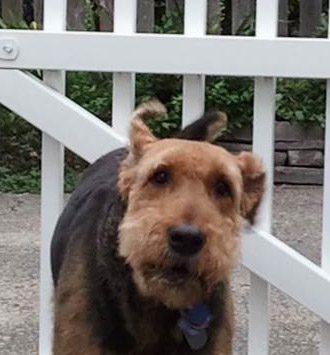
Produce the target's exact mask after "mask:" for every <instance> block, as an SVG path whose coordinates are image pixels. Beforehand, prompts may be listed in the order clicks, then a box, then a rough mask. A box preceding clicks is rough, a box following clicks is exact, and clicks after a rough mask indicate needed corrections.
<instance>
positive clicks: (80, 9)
mask: <svg viewBox="0 0 330 355" xmlns="http://www.w3.org/2000/svg"><path fill="white" fill-rule="evenodd" d="M67 29H68V30H73V31H83V30H85V1H84V0H68V6H67Z"/></svg>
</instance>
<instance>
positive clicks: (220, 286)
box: [52, 102, 265, 355]
mask: <svg viewBox="0 0 330 355" xmlns="http://www.w3.org/2000/svg"><path fill="white" fill-rule="evenodd" d="M163 111H164V110H163V107H162V106H161V105H160V104H159V103H155V102H151V103H149V104H145V105H143V106H142V107H140V108H139V109H138V110H137V111H135V113H134V117H133V120H132V127H131V137H130V147H129V149H128V150H126V149H119V150H116V151H113V152H111V153H109V154H107V155H106V156H104V157H103V158H101V159H99V160H98V161H97V162H96V163H94V164H93V165H92V166H91V167H90V168H89V169H88V170H87V172H86V174H85V175H84V177H83V179H82V181H81V183H80V185H79V186H78V188H77V189H76V191H75V192H74V193H73V195H72V196H71V198H70V201H69V203H68V205H67V206H66V208H65V210H64V212H63V214H62V216H61V217H60V219H59V222H58V224H57V227H56V231H55V234H54V238H53V242H52V271H53V277H54V283H55V331H54V353H55V355H115V354H130V355H142V354H143V355H156V354H157V355H179V354H180V355H188V354H200V355H201V354H214V355H215V354H217V355H220V354H226V355H228V354H231V353H232V334H233V329H232V322H233V320H232V318H233V310H232V300H231V295H230V274H231V271H232V268H233V266H234V265H235V263H236V261H237V258H238V256H239V249H240V248H239V246H240V235H239V234H240V228H241V223H242V217H243V218H246V219H249V220H250V221H253V218H254V216H255V213H256V209H257V207H258V205H259V203H260V200H261V197H262V194H263V189H264V176H265V174H264V170H263V168H262V166H261V164H260V162H259V160H258V159H256V158H255V157H254V156H253V155H252V154H251V153H242V154H240V155H238V156H234V155H232V154H230V153H229V152H227V151H226V150H224V149H222V148H220V147H218V146H214V145H212V144H210V143H207V142H203V140H205V139H208V138H209V139H211V138H210V137H213V136H214V131H215V130H216V129H218V128H219V127H221V126H222V125H223V123H224V121H225V116H224V115H223V114H213V115H207V116H204V117H203V118H202V119H201V120H199V121H197V122H196V123H195V124H193V125H191V126H189V127H187V129H186V130H184V131H182V132H179V133H178V134H177V138H171V139H163V140H158V139H156V138H155V137H154V136H153V135H152V134H151V132H150V131H149V129H148V128H147V126H146V125H145V124H144V122H143V121H145V120H146V119H147V118H148V117H149V116H150V115H153V114H157V113H159V112H163ZM188 139H190V140H188ZM194 139H195V140H196V141H193V140H194ZM178 226H185V228H186V227H187V226H188V228H190V229H189V230H194V231H197V233H198V236H199V237H198V238H200V239H198V240H202V241H203V245H201V246H200V249H199V250H197V251H196V252H193V253H188V254H189V255H186V253H185V250H183V251H182V254H181V252H180V253H177V252H176V250H173V248H171V243H169V239H170V238H171V232H170V231H171V230H173V228H176V227H178ZM201 238H202V239H201ZM180 243H181V240H180ZM183 243H185V241H184V242H183ZM200 303H206V304H208V305H209V307H210V308H211V312H212V316H213V319H212V322H211V324H210V326H209V328H208V330H207V332H208V342H207V344H206V345H205V346H204V347H203V348H202V349H200V350H196V351H194V350H192V349H191V348H190V347H189V345H188V343H187V342H186V340H185V339H184V337H183V335H182V333H181V331H180V329H179V327H178V320H179V318H180V312H181V311H182V310H185V309H188V308H190V307H194V306H195V305H196V304H200Z"/></svg>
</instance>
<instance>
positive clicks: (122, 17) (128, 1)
mask: <svg viewBox="0 0 330 355" xmlns="http://www.w3.org/2000/svg"><path fill="white" fill-rule="evenodd" d="M136 14H137V0H115V2H114V33H116V34H120V35H131V34H133V33H135V32H136V22H137V20H136ZM125 56H133V57H134V53H132V49H131V50H129V51H127V52H126V53H125ZM112 97H113V99H112V126H113V127H114V128H115V129H116V131H117V132H118V133H120V134H122V135H126V134H127V132H128V129H129V118H130V117H131V114H132V112H133V110H134V105H135V74H134V73H125V72H123V71H121V70H120V72H115V73H113V93H112Z"/></svg>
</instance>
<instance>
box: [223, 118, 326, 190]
mask: <svg viewBox="0 0 330 355" xmlns="http://www.w3.org/2000/svg"><path fill="white" fill-rule="evenodd" d="M220 144H221V145H222V146H224V147H225V148H227V149H228V150H229V151H232V152H234V153H236V152H240V151H242V150H246V151H250V150H251V149H252V128H251V127H245V128H244V129H241V130H239V131H237V132H234V133H233V134H230V135H226V136H224V137H222V138H221V143H220ZM323 157H324V130H323V129H321V128H318V127H315V128H303V127H301V126H300V125H297V124H290V123H289V122H283V121H278V122H276V124H275V183H277V184H301V185H306V184H308V185H322V184H323Z"/></svg>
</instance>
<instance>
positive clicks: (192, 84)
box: [182, 0, 207, 126]
mask: <svg viewBox="0 0 330 355" xmlns="http://www.w3.org/2000/svg"><path fill="white" fill-rule="evenodd" d="M206 22H207V0H195V1H185V10H184V34H185V35H186V36H197V37H198V36H204V35H205V34H206ZM204 100H205V77H204V75H185V76H184V77H183V107H182V125H183V126H187V125H188V124H189V123H191V122H192V121H193V120H195V119H196V118H198V117H199V116H201V114H202V113H203V111H204Z"/></svg>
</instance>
